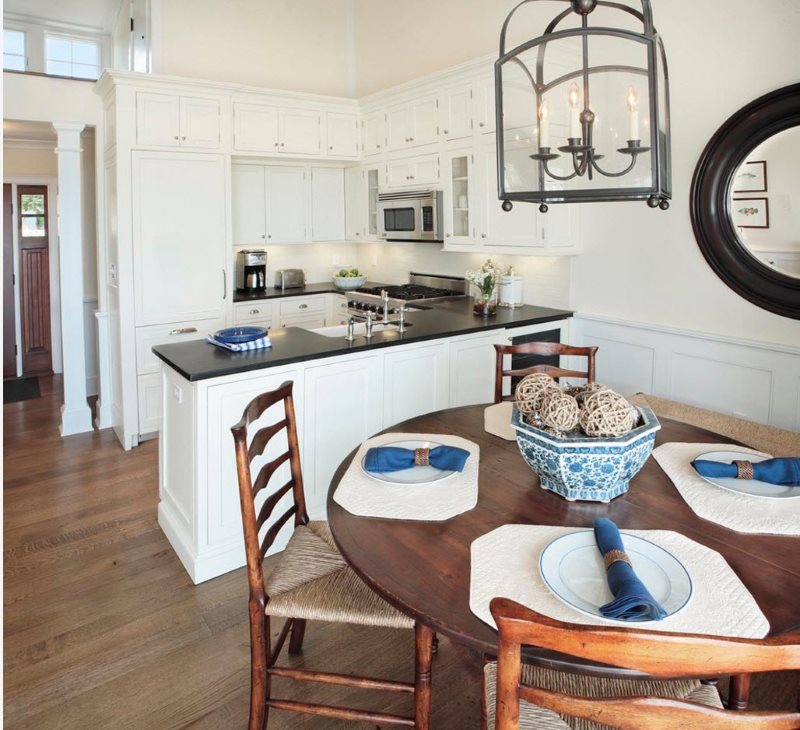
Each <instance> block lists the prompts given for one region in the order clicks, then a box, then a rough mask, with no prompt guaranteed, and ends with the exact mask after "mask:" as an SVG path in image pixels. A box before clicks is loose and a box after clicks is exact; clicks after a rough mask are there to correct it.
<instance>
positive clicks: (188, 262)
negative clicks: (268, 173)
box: [132, 151, 228, 326]
mask: <svg viewBox="0 0 800 730" xmlns="http://www.w3.org/2000/svg"><path fill="white" fill-rule="evenodd" d="M132 173H133V180H132V182H133V211H132V212H133V216H132V220H133V278H134V282H135V319H136V325H137V326H141V325H149V324H163V323H168V322H180V321H183V320H193V319H210V318H213V317H221V316H224V314H225V299H226V297H227V294H228V291H227V273H226V270H225V269H226V266H227V264H226V262H227V256H226V254H227V251H226V219H225V208H226V204H225V198H226V191H225V158H224V157H223V156H222V155H208V154H187V153H185V152H140V151H136V152H133V162H132Z"/></svg>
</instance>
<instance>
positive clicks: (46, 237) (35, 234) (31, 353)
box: [17, 185, 53, 375]
mask: <svg viewBox="0 0 800 730" xmlns="http://www.w3.org/2000/svg"><path fill="white" fill-rule="evenodd" d="M17 211H18V225H19V229H18V230H19V279H20V281H19V296H20V309H21V312H20V314H21V324H22V342H21V343H20V344H21V345H22V348H21V349H22V373H23V375H28V374H30V373H45V372H51V371H52V369H53V358H52V352H51V343H50V225H49V223H50V222H49V220H48V218H47V186H46V185H19V186H17Z"/></svg>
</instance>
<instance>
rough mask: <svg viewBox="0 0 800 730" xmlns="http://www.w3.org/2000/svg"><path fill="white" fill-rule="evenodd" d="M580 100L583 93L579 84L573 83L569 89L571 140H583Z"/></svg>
mask: <svg viewBox="0 0 800 730" xmlns="http://www.w3.org/2000/svg"><path fill="white" fill-rule="evenodd" d="M580 98H581V92H580V89H579V88H578V84H575V83H573V84H572V86H570V87H569V134H568V136H569V138H570V139H583V134H582V132H581V120H580V113H581V112H580Z"/></svg>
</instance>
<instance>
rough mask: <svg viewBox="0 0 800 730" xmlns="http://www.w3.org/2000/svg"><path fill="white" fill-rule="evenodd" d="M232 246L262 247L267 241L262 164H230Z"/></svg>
mask: <svg viewBox="0 0 800 730" xmlns="http://www.w3.org/2000/svg"><path fill="white" fill-rule="evenodd" d="M231 187H232V188H233V192H232V196H231V198H232V199H231V203H232V213H233V221H232V222H233V245H234V246H252V245H263V244H264V243H265V241H266V240H267V210H266V199H267V198H266V186H265V175H264V168H263V167H262V166H261V165H232V166H231Z"/></svg>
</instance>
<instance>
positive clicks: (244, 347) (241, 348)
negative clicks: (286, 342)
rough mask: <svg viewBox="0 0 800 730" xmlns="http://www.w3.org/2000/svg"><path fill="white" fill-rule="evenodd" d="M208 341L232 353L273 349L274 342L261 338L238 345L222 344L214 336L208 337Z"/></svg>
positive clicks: (267, 338)
mask: <svg viewBox="0 0 800 730" xmlns="http://www.w3.org/2000/svg"><path fill="white" fill-rule="evenodd" d="M206 340H208V341H209V342H210V343H211V344H212V345H216V346H217V347H222V348H224V349H225V350H230V351H231V352H250V351H252V350H263V349H265V348H268V347H272V340H270V338H269V337H260V338H259V339H257V340H251V341H250V342H239V343H236V344H229V343H227V342H220V341H219V340H217V339H216V338H215V337H214V335H209V336H208V337H206Z"/></svg>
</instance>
